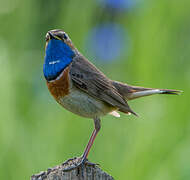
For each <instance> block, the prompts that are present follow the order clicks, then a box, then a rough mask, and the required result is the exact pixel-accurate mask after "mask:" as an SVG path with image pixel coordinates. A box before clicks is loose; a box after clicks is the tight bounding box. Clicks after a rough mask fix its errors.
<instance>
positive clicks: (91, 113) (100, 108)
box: [58, 89, 116, 118]
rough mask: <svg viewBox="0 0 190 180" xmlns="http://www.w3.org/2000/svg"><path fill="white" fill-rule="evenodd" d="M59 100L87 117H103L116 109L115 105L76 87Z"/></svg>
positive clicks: (65, 106)
mask: <svg viewBox="0 0 190 180" xmlns="http://www.w3.org/2000/svg"><path fill="white" fill-rule="evenodd" d="M58 102H59V103H60V104H61V105H62V106H63V107H64V108H65V109H67V110H69V111H71V112H73V113H75V114H78V115H79V116H82V117H87V118H95V117H101V116H104V115H106V114H108V113H110V112H112V111H113V110H116V108H114V107H113V106H110V105H108V104H107V103H104V102H102V101H100V100H97V99H95V98H93V97H92V96H89V95H87V94H86V93H85V92H83V91H80V90H76V89H75V90H72V91H70V93H69V95H66V96H64V97H62V98H60V99H59V100H58Z"/></svg>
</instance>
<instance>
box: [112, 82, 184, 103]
mask: <svg viewBox="0 0 190 180" xmlns="http://www.w3.org/2000/svg"><path fill="white" fill-rule="evenodd" d="M112 84H113V85H114V86H115V87H116V89H117V90H118V92H119V93H120V94H121V95H122V96H124V97H125V98H126V99H127V100H132V99H136V98H140V97H144V96H149V95H153V94H175V95H178V94H180V93H181V92H182V91H179V90H172V89H154V88H144V87H138V86H130V85H128V84H124V83H120V82H117V81H113V82H112Z"/></svg>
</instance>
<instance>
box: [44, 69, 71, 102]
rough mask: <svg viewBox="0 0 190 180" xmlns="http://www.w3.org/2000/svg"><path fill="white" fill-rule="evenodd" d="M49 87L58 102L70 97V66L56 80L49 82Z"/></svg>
mask: <svg viewBox="0 0 190 180" xmlns="http://www.w3.org/2000/svg"><path fill="white" fill-rule="evenodd" d="M47 86H48V89H49V91H50V93H51V94H52V96H53V97H54V98H55V99H56V100H57V101H59V99H60V98H62V97H64V96H66V95H68V94H69V89H70V79H69V66H68V67H67V68H65V69H64V70H63V71H62V73H61V74H60V75H59V76H58V77H57V78H56V79H55V80H52V81H47Z"/></svg>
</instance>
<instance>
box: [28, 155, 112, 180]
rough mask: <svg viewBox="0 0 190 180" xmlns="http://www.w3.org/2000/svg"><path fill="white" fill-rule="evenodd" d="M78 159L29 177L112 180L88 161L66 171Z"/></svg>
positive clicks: (59, 179) (37, 179)
mask: <svg viewBox="0 0 190 180" xmlns="http://www.w3.org/2000/svg"><path fill="white" fill-rule="evenodd" d="M78 160H79V158H73V159H69V160H67V161H66V162H64V163H63V164H61V165H58V166H55V167H53V168H48V169H47V171H42V172H40V173H39V174H35V175H33V176H32V177H31V180H114V179H113V177H112V176H110V175H109V174H107V173H105V172H104V171H102V170H101V169H100V168H99V167H98V165H96V164H93V163H91V162H89V161H87V162H85V163H84V164H83V165H81V166H79V167H77V168H74V169H71V170H68V168H72V167H74V166H75V164H76V162H77V161H78Z"/></svg>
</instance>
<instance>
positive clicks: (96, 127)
mask: <svg viewBox="0 0 190 180" xmlns="http://www.w3.org/2000/svg"><path fill="white" fill-rule="evenodd" d="M100 128H101V124H100V119H99V118H94V130H93V132H92V135H91V137H90V140H89V141H88V144H87V146H86V148H85V151H84V153H83V155H82V159H81V161H83V162H84V161H85V160H86V159H87V157H88V154H89V152H90V149H91V147H92V145H93V143H94V140H95V138H96V136H97V134H98V132H99V130H100Z"/></svg>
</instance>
